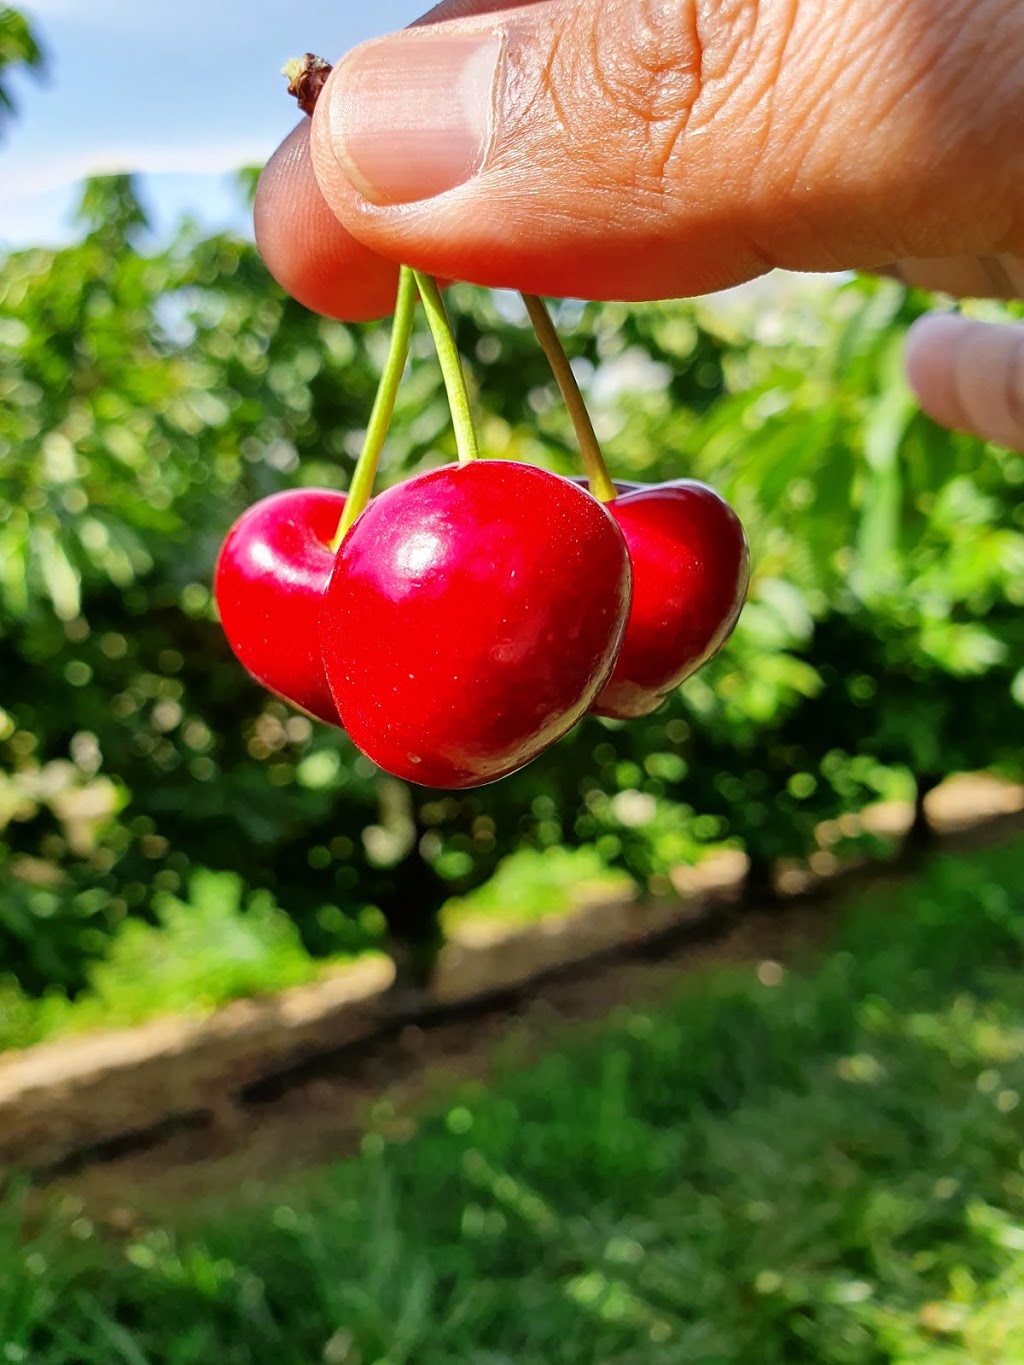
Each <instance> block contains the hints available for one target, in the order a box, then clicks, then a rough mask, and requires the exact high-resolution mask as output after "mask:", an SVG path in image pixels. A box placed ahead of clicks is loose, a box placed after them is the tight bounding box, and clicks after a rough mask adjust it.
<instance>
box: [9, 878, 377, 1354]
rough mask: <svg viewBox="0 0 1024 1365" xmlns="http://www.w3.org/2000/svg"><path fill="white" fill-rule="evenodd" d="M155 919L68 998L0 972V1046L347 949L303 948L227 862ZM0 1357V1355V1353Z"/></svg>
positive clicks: (139, 1017) (318, 965) (100, 1023)
mask: <svg viewBox="0 0 1024 1365" xmlns="http://www.w3.org/2000/svg"><path fill="white" fill-rule="evenodd" d="M156 905H157V920H158V922H157V923H156V924H147V923H145V921H143V920H128V921H126V922H125V924H124V925H123V926H122V928H121V932H120V933H119V934H118V935H117V937H116V938H115V939H114V940H113V942H112V944H111V948H110V952H109V953H108V955H107V957H106V958H104V959H103V960H102V961H100V962H97V963H96V964H95V965H94V966H93V967H92V968H91V969H90V971H89V977H88V985H87V987H86V989H85V990H84V991H83V992H82V993H81V994H80V995H78V996H76V997H75V999H73V1000H69V999H68V997H67V996H66V995H64V994H63V993H62V992H51V993H50V994H49V995H46V996H43V997H42V998H41V999H35V998H32V997H30V996H28V995H26V994H25V993H24V992H23V991H22V990H21V989H20V988H19V986H18V985H17V983H16V982H15V981H13V980H10V979H8V980H6V981H0V1051H3V1050H5V1049H7V1048H24V1047H30V1046H31V1045H32V1044H33V1043H37V1042H43V1041H47V1040H49V1039H52V1038H58V1037H61V1036H62V1035H65V1034H70V1033H88V1032H91V1031H97V1030H102V1029H116V1028H130V1027H131V1026H133V1025H135V1024H141V1023H144V1022H145V1021H146V1020H148V1019H152V1018H154V1017H156V1016H158V1015H165V1014H189V1015H205V1014H209V1013H211V1012H212V1011H213V1010H215V1009H217V1008H218V1006H221V1005H225V1004H227V1003H228V1002H229V1001H231V1000H238V999H241V998H242V997H244V996H257V995H269V994H272V993H274V992H276V991H283V990H286V989H287V988H288V987H289V986H299V985H303V984H305V983H306V982H309V981H314V980H316V979H317V977H319V976H322V975H323V974H324V972H326V971H329V970H330V969H331V968H333V967H337V966H339V965H341V964H342V963H344V962H346V961H350V960H351V958H349V957H335V958H330V959H323V960H318V959H315V958H313V957H311V956H310V954H309V953H308V952H307V951H306V948H305V946H304V945H303V943H302V940H301V938H300V937H299V932H298V930H297V929H296V927H295V924H294V922H293V921H292V920H291V919H289V918H288V916H287V915H286V914H285V913H284V912H283V911H282V910H281V909H279V907H278V906H277V905H275V903H274V900H273V898H272V897H271V896H270V895H269V894H268V893H266V892H260V893H257V894H255V895H253V896H250V897H249V898H248V901H247V902H245V903H243V895H242V884H241V881H240V880H239V878H238V877H236V876H235V875H234V874H233V873H230V872H210V871H205V870H201V871H198V872H196V873H195V874H194V875H193V878H192V882H191V886H190V889H189V899H188V901H187V902H186V901H181V900H178V899H177V898H176V897H174V896H169V895H163V896H160V897H158V898H157V901H156ZM0 1360H2V1356H0Z"/></svg>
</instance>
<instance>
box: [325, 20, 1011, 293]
mask: <svg viewBox="0 0 1024 1365" xmlns="http://www.w3.org/2000/svg"><path fill="white" fill-rule="evenodd" d="M1021 59H1024V15H1022V13H1021V8H1020V6H1019V3H1018V0H975V3H974V4H972V5H970V6H968V7H967V8H966V11H965V10H963V9H962V8H961V7H954V6H951V5H936V4H935V0H905V3H903V4H901V5H892V4H891V3H890V0H851V3H849V4H844V5H835V6H828V5H819V4H810V3H799V0H717V3H714V4H708V3H706V0H543V2H542V3H535V4H531V5H527V6H519V7H516V8H513V9H508V10H505V9H503V10H501V11H499V12H493V11H490V12H487V13H484V14H480V13H474V14H472V15H470V16H468V17H465V18H456V19H450V20H447V21H445V22H442V23H440V24H437V23H435V24H432V25H429V26H427V27H424V28H417V29H413V30H406V31H404V32H402V33H400V34H397V35H394V36H392V37H390V38H385V39H381V40H378V41H376V42H373V43H369V44H366V45H364V46H362V47H360V48H357V49H356V50H355V51H354V52H353V53H351V54H349V56H348V57H347V58H346V59H345V60H344V61H343V62H342V63H341V64H340V66H339V68H337V69H336V70H335V72H334V73H333V75H332V77H331V79H330V81H329V82H328V84H327V86H326V88H325V91H324V94H323V96H322V97H321V101H320V105H319V106H318V108H317V110H316V113H315V115H314V119H313V130H312V138H311V148H312V152H313V159H314V165H315V168H316V173H317V178H318V180H319V182H320V184H321V187H322V188H323V190H324V193H325V195H326V197H327V199H328V202H329V203H330V205H331V207H332V208H333V209H334V211H335V213H336V214H337V215H338V216H339V218H340V219H341V221H342V222H343V223H344V224H345V226H346V227H348V228H349V230H350V231H351V232H352V233H353V234H354V235H355V236H357V237H358V238H359V239H360V240H362V241H364V242H365V243H366V244H367V245H368V246H371V247H373V248H374V249H375V250H378V251H379V252H380V253H381V254H382V255H386V256H389V257H391V258H392V259H396V260H397V259H404V260H408V261H409V262H410V263H412V264H414V265H416V266H418V267H420V268H422V269H425V270H428V271H430V272H432V273H433V274H436V275H443V276H449V277H454V278H460V279H469V280H473V281H475V282H477V283H483V284H491V285H507V286H512V287H515V288H521V289H528V290H530V291H532V292H538V293H541V292H543V293H552V294H580V295H583V296H585V297H592V298H607V297H620V298H655V297H666V296H670V295H673V294H691V293H700V292H706V291H708V290H711V289H717V288H721V287H723V286H725V285H729V284H733V283H736V282H738V281H739V280H741V279H744V278H747V277H750V276H752V275H755V274H757V273H760V272H761V271H763V270H765V269H767V268H769V267H771V266H774V265H782V266H788V267H790V268H794V269H801V270H820V269H833V268H836V267H837V266H842V267H849V266H858V265H860V266H873V265H879V264H882V263H885V262H886V261H891V260H893V259H900V258H904V257H912V256H925V257H929V256H931V257H938V256H947V255H959V254H985V253H993V252H998V251H1002V250H1009V249H1010V248H1011V247H1012V246H1014V244H1015V237H1014V234H1015V233H1021V232H1024V226H1022V224H1024V203H1022V190H1021V185H1024V139H1021V138H1020V135H1019V117H1018V115H1017V114H1016V113H1015V112H1014V111H1015V109H1016V106H1017V103H1019V95H1015V90H1016V84H1015V82H1016V79H1017V77H1016V70H1017V66H1018V64H1019V61H1020V60H1021Z"/></svg>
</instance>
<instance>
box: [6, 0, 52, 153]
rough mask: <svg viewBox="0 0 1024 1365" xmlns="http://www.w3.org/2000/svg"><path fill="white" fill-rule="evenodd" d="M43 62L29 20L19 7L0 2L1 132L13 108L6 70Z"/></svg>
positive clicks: (33, 66) (30, 66) (35, 67)
mask: <svg viewBox="0 0 1024 1365" xmlns="http://www.w3.org/2000/svg"><path fill="white" fill-rule="evenodd" d="M42 66H43V50H42V48H41V47H40V46H39V43H38V41H37V39H36V37H35V34H34V33H33V31H32V29H31V27H30V26H29V23H28V20H27V19H26V18H25V16H24V15H23V14H21V13H19V12H18V10H15V9H11V8H10V6H8V5H0V132H2V131H3V128H4V124H5V123H6V121H7V119H8V118H9V117H10V115H11V114H13V113H14V111H15V103H14V96H13V94H12V93H11V88H10V83H9V81H8V79H7V76H8V73H9V72H10V71H14V70H17V68H18V67H27V68H30V69H34V70H36V71H38V70H40V69H41V68H42Z"/></svg>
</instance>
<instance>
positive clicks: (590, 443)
mask: <svg viewBox="0 0 1024 1365" xmlns="http://www.w3.org/2000/svg"><path fill="white" fill-rule="evenodd" d="M522 299H523V303H525V304H526V311H527V312H528V313H529V315H530V321H531V322H532V323H533V330H534V331H535V332H536V333H537V340H538V341H539V342H540V347H541V350H542V351H543V352H544V354H545V355H546V356H547V358H548V364H549V365H550V366H551V372H552V374H553V375H554V376H555V382H556V383H557V384H558V387H559V389H560V390H561V393H562V398H563V399H564V401H565V406H566V407H567V408H568V409H569V416H570V417H571V418H572V425H573V428H574V430H575V432H576V440H577V441H578V442H579V447H580V455H581V456H582V458H583V468H584V469H585V470H586V472H587V479H588V481H589V483H590V491H591V493H593V495H594V497H595V498H597V499H598V500H599V501H600V502H611V500H612V498H614V497H615V496H616V488H615V485H614V484H613V483H612V480H611V476H610V474H609V473H608V466H607V465H606V464H605V462H604V456H603V455H602V454H601V447H600V445H599V444H598V440H597V436H596V434H595V432H594V424H593V422H591V420H590V413H589V412H588V411H587V405H586V403H584V401H583V395H582V393H580V386H579V384H577V382H576V376H575V375H574V374H573V372H572V366H571V365H570V363H569V357H568V356H567V355H566V353H565V347H564V346H563V345H562V341H561V338H560V337H559V335H558V333H557V331H556V330H555V324H554V323H553V322H552V321H551V316H550V314H549V313H548V310H547V308H546V307H545V306H544V304H543V303H542V302H541V300H540V299H539V298H537V297H536V295H534V294H524V295H523V296H522Z"/></svg>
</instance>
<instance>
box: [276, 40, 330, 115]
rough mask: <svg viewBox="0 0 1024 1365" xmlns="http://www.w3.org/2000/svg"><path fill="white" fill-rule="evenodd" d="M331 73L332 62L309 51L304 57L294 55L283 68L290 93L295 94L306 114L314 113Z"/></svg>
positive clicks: (282, 71)
mask: <svg viewBox="0 0 1024 1365" xmlns="http://www.w3.org/2000/svg"><path fill="white" fill-rule="evenodd" d="M330 74H331V64H330V62H328V61H325V60H324V58H323V57H317V56H315V55H314V53H312V52H307V53H306V54H305V56H303V57H293V58H292V59H291V61H289V62H285V64H284V66H283V67H282V68H281V75H282V76H287V77H288V93H289V95H294V96H295V98H296V99H297V100H298V102H299V108H300V109H301V110H302V112H303V113H304V114H312V112H313V110H314V109H315V108H316V102H317V100H318V99H319V98H320V91H321V90H322V89H323V88H324V85H325V84H326V82H327V77H328V76H329V75H330Z"/></svg>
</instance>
